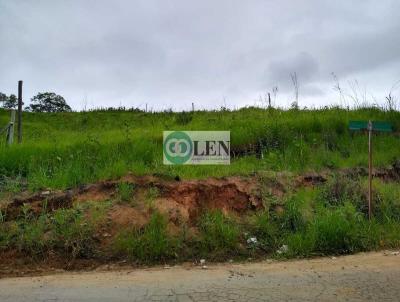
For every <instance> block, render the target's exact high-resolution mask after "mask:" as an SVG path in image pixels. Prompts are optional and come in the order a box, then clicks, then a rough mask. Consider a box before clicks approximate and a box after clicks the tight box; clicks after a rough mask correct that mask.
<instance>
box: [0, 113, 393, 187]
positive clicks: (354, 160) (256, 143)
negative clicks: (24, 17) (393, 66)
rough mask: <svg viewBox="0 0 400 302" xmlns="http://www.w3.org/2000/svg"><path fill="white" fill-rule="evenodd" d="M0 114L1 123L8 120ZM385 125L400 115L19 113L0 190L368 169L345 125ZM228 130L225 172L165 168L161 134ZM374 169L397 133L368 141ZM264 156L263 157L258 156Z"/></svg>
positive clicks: (1, 164) (0, 145) (3, 158)
mask: <svg viewBox="0 0 400 302" xmlns="http://www.w3.org/2000/svg"><path fill="white" fill-rule="evenodd" d="M8 118H9V117H8V113H7V112H6V111H0V124H4V125H5V124H6V123H7V122H8ZM368 119H372V120H376V121H388V122H391V123H392V124H393V126H394V128H395V130H397V131H398V129H400V113H399V112H396V111H383V110H380V109H376V108H366V109H359V110H345V109H339V108H325V109H318V110H281V109H259V108H245V109H240V110H237V111H227V110H223V111H215V112H214V111H213V112H209V111H196V112H190V113H188V112H183V113H174V112H159V113H144V112H140V111H130V112H124V111H108V112H102V111H93V112H71V113H69V112H67V113H24V115H23V120H24V127H23V131H24V141H23V144H21V145H17V144H15V145H13V146H11V147H7V146H5V142H4V141H2V142H0V151H1V152H0V175H1V176H2V178H3V185H4V184H5V185H7V183H10V185H11V186H15V185H18V183H21V181H18V182H17V184H16V183H15V182H13V180H15V179H18V180H24V181H23V182H22V183H25V185H27V186H28V187H29V188H30V189H32V190H37V189H40V188H67V187H74V186H78V185H80V184H83V183H88V182H94V181H96V180H99V179H106V178H115V177H118V176H121V175H124V174H126V173H127V172H128V171H132V172H133V173H135V174H138V175H143V174H153V173H157V174H164V175H170V176H173V177H175V176H177V175H178V176H179V177H181V178H206V177H210V176H226V175H235V174H242V175H243V174H250V173H252V172H255V171H259V170H274V171H281V170H286V171H306V170H321V169H325V168H330V169H332V168H340V167H355V166H366V165H367V160H368V157H367V140H366V137H365V135H363V134H362V133H358V134H351V133H350V132H349V131H348V129H347V127H348V122H349V121H350V120H368ZM164 130H230V131H231V146H232V147H231V148H232V151H233V152H234V154H235V155H236V157H235V158H233V159H232V162H231V165H229V166H201V167H200V166H165V165H163V164H162V131H164ZM373 140H374V163H375V165H376V166H385V165H388V164H390V163H392V162H393V161H394V160H395V159H398V158H399V149H400V139H399V137H398V135H397V136H396V135H392V134H379V135H377V136H376V137H374V139H373ZM261 157H262V158H261Z"/></svg>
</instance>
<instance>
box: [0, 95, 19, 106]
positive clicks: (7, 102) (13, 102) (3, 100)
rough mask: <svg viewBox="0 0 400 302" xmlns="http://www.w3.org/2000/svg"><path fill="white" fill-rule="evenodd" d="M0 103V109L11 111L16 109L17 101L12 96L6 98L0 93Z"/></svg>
mask: <svg viewBox="0 0 400 302" xmlns="http://www.w3.org/2000/svg"><path fill="white" fill-rule="evenodd" d="M0 103H1V104H2V107H3V108H5V109H13V108H15V107H17V105H18V100H17V97H16V96H15V95H14V94H11V95H10V96H7V95H6V94H4V93H1V92H0Z"/></svg>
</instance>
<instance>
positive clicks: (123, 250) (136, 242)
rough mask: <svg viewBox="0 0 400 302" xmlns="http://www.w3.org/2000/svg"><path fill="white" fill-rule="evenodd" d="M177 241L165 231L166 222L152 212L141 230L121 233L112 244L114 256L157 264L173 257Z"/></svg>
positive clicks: (161, 216) (159, 215) (158, 214)
mask: <svg viewBox="0 0 400 302" xmlns="http://www.w3.org/2000/svg"><path fill="white" fill-rule="evenodd" d="M178 245H179V241H178V240H177V238H174V237H173V236H171V235H170V234H169V233H168V231H167V220H166V218H165V217H164V216H163V215H162V214H160V213H159V212H154V213H153V214H152V216H151V218H150V221H149V223H148V224H147V225H146V226H145V227H144V228H141V229H133V230H123V231H121V232H120V233H119V234H118V235H117V237H116V239H115V242H114V243H113V248H114V251H115V253H116V254H118V255H123V256H128V257H129V258H130V259H132V260H135V261H139V262H142V263H143V262H144V263H148V262H159V261H165V260H169V259H171V258H174V257H175V252H176V250H177V249H178Z"/></svg>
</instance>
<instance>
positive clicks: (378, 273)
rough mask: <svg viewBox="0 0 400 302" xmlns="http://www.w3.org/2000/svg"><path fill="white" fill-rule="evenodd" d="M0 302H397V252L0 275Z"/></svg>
mask: <svg viewBox="0 0 400 302" xmlns="http://www.w3.org/2000/svg"><path fill="white" fill-rule="evenodd" d="M385 254H386V255H385ZM0 301H2V302H7V301H13V302H17V301H107V302H110V301H249V302H250V301H400V255H397V253H392V252H388V253H384V252H377V253H368V254H358V255H353V256H344V257H338V258H335V257H333V258H319V259H312V260H301V261H288V262H271V261H265V262H259V263H249V264H220V265H209V266H208V267H207V268H206V269H202V268H200V267H179V266H178V267H171V268H153V269H145V270H132V269H129V268H126V269H123V270H119V271H96V272H88V273H60V274H56V275H50V276H40V277H22V278H5V279H1V280H0Z"/></svg>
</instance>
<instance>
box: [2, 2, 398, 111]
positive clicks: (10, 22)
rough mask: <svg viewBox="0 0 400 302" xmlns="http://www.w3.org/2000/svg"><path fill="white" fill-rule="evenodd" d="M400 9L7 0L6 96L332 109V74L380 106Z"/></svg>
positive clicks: (389, 78) (393, 73)
mask: <svg viewBox="0 0 400 302" xmlns="http://www.w3.org/2000/svg"><path fill="white" fill-rule="evenodd" d="M399 9H400V2H399V1H396V0H393V1H379V2H376V1H372V0H371V1H361V0H360V1H345V0H340V1H317V0H314V1H306V0H298V1H289V0H283V1H262V0H259V1H258V0H250V1H245V2H244V1H239V0H220V1H209V0H204V1H184V0H175V1H172V0H170V1H167V0H165V1H161V0H159V1H156V0H146V1H145V0H143V1H139V0H137V1H120V0H116V1H112V2H111V1H94V0H91V1H78V0H71V1H61V0H58V1H54V0H38V1H33V0H31V1H28V0H26V1H23V0H16V1H8V0H0V41H1V49H0V70H1V72H0V91H2V92H5V93H15V90H16V83H17V81H18V80H20V79H22V80H24V82H25V97H26V98H29V97H31V96H33V95H34V94H35V93H37V92H39V91H47V90H50V91H55V92H57V93H59V94H62V95H63V96H65V98H66V99H67V100H68V102H69V103H71V105H72V106H73V107H74V108H75V109H80V108H82V107H83V106H84V104H85V103H86V102H87V103H88V104H87V105H89V106H92V107H94V106H118V105H126V106H138V105H143V104H144V103H148V104H149V106H151V107H153V108H156V109H165V108H167V107H173V108H175V109H187V108H189V106H190V104H191V102H192V101H194V102H195V103H196V104H199V105H198V106H199V107H208V108H215V107H218V106H220V105H222V104H223V102H224V99H225V102H226V103H227V105H228V106H231V107H234V106H243V105H246V104H250V105H251V104H253V103H254V99H257V98H258V96H259V95H260V94H264V93H265V92H266V91H270V90H271V89H272V87H273V86H279V88H280V89H279V97H278V98H277V103H278V104H277V105H287V104H288V103H290V98H291V97H292V95H293V93H292V86H291V82H290V76H289V75H290V73H292V72H296V73H297V75H298V78H299V83H300V102H303V103H304V104H306V105H310V104H315V105H320V104H326V103H329V102H335V95H334V94H333V91H332V86H333V81H332V76H331V73H332V72H335V73H336V74H337V75H338V77H339V78H340V80H341V81H342V82H343V83H344V84H346V83H347V82H348V81H350V80H352V79H355V78H357V79H358V80H359V82H360V83H364V85H365V86H367V87H368V89H369V90H370V91H371V93H374V95H375V97H376V98H378V99H382V100H383V94H384V93H385V92H386V91H387V90H388V89H390V87H391V85H392V84H393V83H394V82H395V81H396V80H398V79H400V72H399V71H398V70H399V65H400V38H399V37H400V36H399V35H398V32H399V29H400V21H399V19H398V18H397V15H396V13H397V12H398V11H399Z"/></svg>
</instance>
